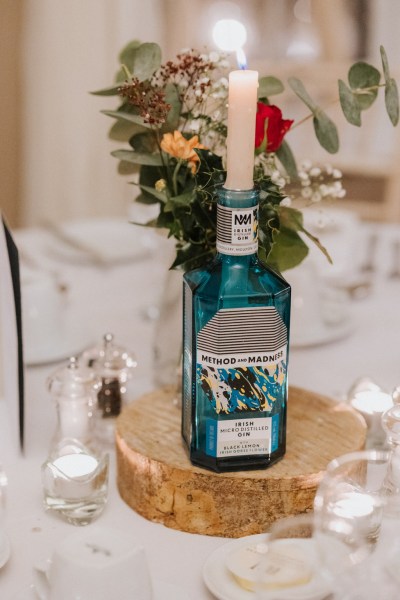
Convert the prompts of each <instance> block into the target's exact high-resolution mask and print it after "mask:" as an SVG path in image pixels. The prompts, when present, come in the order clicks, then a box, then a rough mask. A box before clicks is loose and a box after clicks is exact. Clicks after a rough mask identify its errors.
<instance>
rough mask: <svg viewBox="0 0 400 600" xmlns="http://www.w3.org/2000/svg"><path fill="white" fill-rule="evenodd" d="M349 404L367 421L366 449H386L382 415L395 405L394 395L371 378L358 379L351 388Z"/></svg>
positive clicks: (348, 396)
mask: <svg viewBox="0 0 400 600" xmlns="http://www.w3.org/2000/svg"><path fill="white" fill-rule="evenodd" d="M347 398H348V402H349V404H350V406H351V407H352V408H354V409H355V410H356V411H357V412H359V413H360V414H361V415H362V416H363V417H364V419H365V422H366V424H367V427H368V431H367V440H366V448H368V449H369V448H376V449H378V448H379V449H386V448H387V445H386V436H385V432H384V431H383V429H382V421H381V419H382V415H383V414H384V412H385V411H387V410H388V409H389V408H390V407H391V406H392V405H393V399H392V395H391V394H388V393H387V392H385V391H384V390H383V389H382V388H381V387H380V386H379V385H378V384H377V383H375V382H374V381H373V380H372V379H370V378H369V377H362V378H360V379H358V380H357V381H356V382H355V383H354V384H353V386H352V387H351V388H350V390H349V392H348V395H347Z"/></svg>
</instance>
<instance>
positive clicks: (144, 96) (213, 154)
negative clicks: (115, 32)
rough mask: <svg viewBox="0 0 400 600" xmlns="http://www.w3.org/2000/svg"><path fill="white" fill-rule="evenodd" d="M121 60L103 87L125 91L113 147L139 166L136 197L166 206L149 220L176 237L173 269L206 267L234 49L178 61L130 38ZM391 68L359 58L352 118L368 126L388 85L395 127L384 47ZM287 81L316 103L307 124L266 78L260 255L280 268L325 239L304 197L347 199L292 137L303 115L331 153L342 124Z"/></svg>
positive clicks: (351, 77) (351, 80)
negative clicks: (366, 115)
mask: <svg viewBox="0 0 400 600" xmlns="http://www.w3.org/2000/svg"><path fill="white" fill-rule="evenodd" d="M119 58H120V63H121V68H120V69H119V71H118V73H117V75H116V79H115V83H114V84H113V85H112V86H111V87H109V88H106V89H103V90H99V91H97V92H94V94H97V95H101V96H111V95H116V96H119V97H120V98H121V103H120V106H119V107H118V108H117V109H116V110H111V111H110V110H105V111H102V112H104V114H106V115H108V116H110V117H112V118H113V119H115V123H114V125H113V126H112V127H111V130H110V133H109V135H110V137H111V138H112V139H114V140H119V141H122V142H126V143H127V144H128V145H129V146H128V147H127V148H124V149H121V150H116V151H114V152H112V154H113V156H115V157H116V158H117V159H118V160H119V167H118V168H119V172H120V173H121V174H131V173H137V172H138V174H139V176H138V178H137V181H135V182H131V183H132V184H133V185H136V186H138V187H139V188H140V193H139V195H138V196H137V197H136V198H135V201H136V202H142V203H145V204H157V205H158V208H159V212H158V216H157V218H156V219H154V220H151V221H150V222H148V223H146V226H150V227H160V228H164V229H167V230H168V235H169V236H170V237H174V238H175V240H176V250H177V253H176V259H175V261H174V263H173V265H172V267H180V268H183V269H185V270H187V269H190V268H194V267H196V266H200V265H203V264H204V263H205V262H206V261H208V260H209V259H210V258H212V256H213V255H214V254H215V251H216V249H215V245H216V191H217V189H218V187H220V186H221V185H222V184H223V183H224V181H225V175H226V174H225V171H224V159H225V146H226V137H227V127H226V117H227V106H226V105H227V96H228V79H227V75H228V72H229V71H230V70H231V68H232V67H231V65H230V63H229V61H228V59H227V56H225V55H221V54H218V53H216V52H211V53H210V54H201V53H199V52H197V51H195V50H187V51H182V52H181V53H180V54H179V55H178V56H177V57H176V60H175V61H168V62H166V63H164V64H162V61H161V51H160V48H159V46H158V45H157V44H153V43H144V44H140V43H139V42H131V43H130V44H128V45H127V46H126V47H125V48H124V49H123V50H122V52H121V54H120V57H119ZM381 58H382V70H383V82H382V83H381V80H382V75H381V73H380V71H379V70H378V69H376V68H375V67H374V66H372V65H369V64H367V63H365V62H357V63H355V64H354V65H353V66H352V67H351V68H350V70H349V72H348V83H346V82H344V81H342V80H339V82H338V91H339V101H340V104H341V107H342V110H343V113H344V116H345V118H346V119H347V121H348V122H349V123H350V124H352V125H355V126H360V125H361V115H362V112H363V111H365V110H366V109H368V108H369V107H370V106H371V105H372V103H373V102H374V101H375V99H376V97H377V95H378V91H379V88H381V87H383V88H384V91H385V105H386V110H387V113H388V116H389V118H390V120H391V122H392V124H393V125H397V123H398V120H399V100H398V90H397V85H396V82H395V80H394V79H393V78H392V77H391V75H390V72H389V67H388V61H387V57H386V53H385V50H384V48H383V47H381ZM288 84H289V86H290V88H291V90H292V91H293V92H294V93H295V94H296V96H297V97H298V98H299V100H300V101H302V102H303V103H304V104H305V105H306V107H307V108H308V110H309V114H308V115H307V117H305V118H304V119H302V121H301V122H299V123H294V122H293V120H291V119H286V118H283V116H282V112H281V109H280V108H279V107H278V106H276V105H275V104H273V103H272V102H271V100H270V99H271V97H273V96H276V95H278V94H280V93H281V92H283V91H284V84H283V83H282V81H280V80H279V79H278V78H276V77H272V76H266V77H262V78H260V80H259V88H258V104H257V116H256V135H255V144H254V150H255V167H254V181H255V184H256V185H257V186H258V187H259V189H260V214H259V255H260V258H261V259H262V260H264V261H265V262H267V263H268V264H270V265H271V266H272V267H273V268H276V269H278V270H279V271H284V270H286V269H290V268H292V267H294V266H296V265H297V264H299V263H300V262H301V261H302V260H303V259H304V258H305V257H306V255H307V254H308V246H307V244H306V242H305V240H307V241H311V242H313V243H315V244H317V245H318V246H319V247H320V249H321V250H322V251H323V252H324V253H325V254H326V256H327V258H328V260H330V258H329V254H328V253H327V251H326V250H325V248H323V246H322V245H321V244H320V242H319V240H318V239H317V238H315V237H314V236H313V235H312V234H311V233H310V232H308V231H307V230H306V229H305V228H304V225H303V214H302V212H301V210H299V209H298V208H295V207H294V200H296V198H299V197H300V198H302V199H303V200H304V199H305V200H306V201H307V202H308V203H310V204H311V203H314V202H318V201H319V200H321V198H327V197H332V198H335V197H339V198H341V197H343V196H344V195H345V190H344V189H343V188H342V183H341V173H340V172H339V171H338V170H337V169H333V168H331V167H326V168H325V169H321V168H320V167H318V166H312V165H311V164H309V163H307V162H304V163H303V164H302V165H301V166H300V168H299V167H298V165H297V162H296V159H295V157H294V156H293V153H292V151H291V149H290V146H289V144H288V142H287V140H286V136H287V135H288V134H289V133H290V132H291V131H292V130H293V129H294V128H295V127H296V126H297V125H298V124H300V123H302V122H304V121H307V120H308V119H312V121H313V127H314V132H315V135H316V137H317V139H318V141H319V143H320V144H321V146H322V147H323V148H324V149H325V150H326V151H327V152H329V153H331V154H333V153H335V152H337V151H338V148H339V138H338V133H337V129H336V126H335V124H334V123H333V121H332V120H331V119H330V117H329V116H328V115H327V113H326V112H325V111H324V110H323V109H322V108H321V107H320V106H318V104H317V103H315V102H314V100H313V99H312V98H311V97H310V95H309V94H308V92H307V90H306V89H305V87H304V85H303V83H302V82H301V81H300V80H299V79H297V78H294V77H291V78H289V80H288Z"/></svg>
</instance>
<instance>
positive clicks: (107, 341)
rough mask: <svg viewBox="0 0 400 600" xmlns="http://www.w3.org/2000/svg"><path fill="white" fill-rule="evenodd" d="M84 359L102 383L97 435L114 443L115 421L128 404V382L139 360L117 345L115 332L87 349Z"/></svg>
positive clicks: (100, 438) (96, 427)
mask: <svg viewBox="0 0 400 600" xmlns="http://www.w3.org/2000/svg"><path fill="white" fill-rule="evenodd" d="M82 359H83V361H84V364H86V365H87V366H88V367H90V368H92V369H93V370H94V372H95V373H96V375H97V377H98V379H99V381H100V387H99V389H98V391H97V406H96V410H95V429H96V436H97V437H98V439H99V440H101V441H102V442H105V443H112V442H113V441H114V430H115V419H116V417H118V415H119V414H120V412H121V410H122V408H123V406H124V405H125V404H126V403H127V383H128V381H129V379H130V378H131V377H132V374H133V370H134V368H135V367H136V365H137V362H136V358H135V357H134V355H133V354H132V353H131V352H129V351H128V350H127V349H126V348H123V347H122V346H118V345H117V344H115V342H114V336H113V334H112V333H106V334H105V335H104V337H103V341H102V343H101V344H100V345H99V346H95V347H94V348H90V349H88V350H86V351H85V352H84V353H83V355H82Z"/></svg>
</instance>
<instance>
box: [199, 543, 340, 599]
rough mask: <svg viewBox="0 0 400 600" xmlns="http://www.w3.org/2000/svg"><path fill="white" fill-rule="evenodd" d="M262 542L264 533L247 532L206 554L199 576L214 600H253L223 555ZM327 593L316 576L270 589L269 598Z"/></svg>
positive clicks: (305, 597) (314, 595)
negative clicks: (306, 581) (282, 587)
mask: <svg viewBox="0 0 400 600" xmlns="http://www.w3.org/2000/svg"><path fill="white" fill-rule="evenodd" d="M262 541H265V534H259V535H249V536H247V537H244V538H240V539H238V540H233V541H231V542H228V543H227V544H224V545H223V546H220V547H219V548H217V549H216V550H214V552H213V553H212V554H210V556H209V557H208V559H207V560H206V562H205V564H204V567H203V578H204V582H205V584H206V586H207V587H208V589H209V590H210V592H211V593H212V594H214V596H215V597H216V598H218V600H255V594H254V592H250V591H248V590H245V589H243V588H241V587H240V586H239V584H238V583H236V581H235V579H234V578H233V576H232V575H231V573H230V572H229V571H228V569H227V567H226V565H225V562H226V557H227V556H228V554H229V553H230V552H231V551H232V550H233V549H234V548H239V547H240V546H247V545H249V544H257V543H259V542H262ZM307 541H308V540H307ZM328 594H329V590H328V589H327V587H326V584H325V583H324V582H323V581H322V580H321V579H318V576H316V577H315V578H313V579H312V580H311V581H310V582H309V583H307V584H305V585H301V586H297V587H293V588H291V589H290V590H289V589H285V590H280V591H274V593H273V594H272V592H271V596H270V600H275V599H276V600H323V598H325V597H326V596H327V595H328Z"/></svg>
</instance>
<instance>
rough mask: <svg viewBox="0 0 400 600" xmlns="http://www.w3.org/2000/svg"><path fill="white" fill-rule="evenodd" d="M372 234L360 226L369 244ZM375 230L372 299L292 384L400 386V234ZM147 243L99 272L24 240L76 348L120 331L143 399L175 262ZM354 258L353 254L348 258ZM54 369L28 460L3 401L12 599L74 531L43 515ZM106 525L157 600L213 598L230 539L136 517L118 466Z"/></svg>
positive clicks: (37, 412) (35, 240) (41, 236)
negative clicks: (398, 240) (64, 303)
mask: <svg viewBox="0 0 400 600" xmlns="http://www.w3.org/2000/svg"><path fill="white" fill-rule="evenodd" d="M114 225H115V224H114ZM371 227H372V226H366V225H364V226H360V227H359V229H358V233H357V235H359V239H360V240H361V241H360V244H361V245H362V243H363V241H362V240H363V236H364V234H365V233H366V232H368V230H369V229H370V228H371ZM372 228H373V229H375V230H376V231H377V232H378V234H379V246H378V251H377V265H378V272H377V273H376V274H375V275H374V276H373V278H374V287H373V290H372V293H371V294H370V295H369V296H368V297H366V298H364V299H362V300H361V299H360V300H357V301H353V302H352V311H353V313H354V328H353V331H352V332H351V334H349V335H347V336H344V337H343V338H342V339H339V340H337V341H336V342H332V343H326V344H323V345H319V346H311V347H306V348H293V349H292V350H291V356H290V384H292V385H297V386H301V387H305V388H308V389H310V390H314V391H317V392H321V393H323V394H326V395H328V396H332V397H334V398H337V399H340V398H341V397H343V395H344V394H345V393H346V391H347V390H348V388H349V386H350V385H351V384H352V383H353V381H354V380H355V379H356V378H357V377H359V376H362V375H369V376H371V377H372V378H374V379H376V380H377V381H378V382H379V383H381V385H383V386H385V387H386V388H387V389H388V390H390V389H391V388H393V387H394V386H395V385H397V384H399V383H400V343H399V337H400V310H399V300H400V280H396V281H392V280H389V279H388V278H387V272H388V269H389V265H388V261H389V243H390V240H391V239H393V238H394V237H396V236H398V237H400V228H398V227H396V226H391V225H386V226H382V225H381V226H378V225H376V226H373V227H372ZM361 234H362V235H361ZM144 235H146V234H145V233H143V230H142V229H140V228H133V227H132V238H133V239H135V240H136V242H135V243H137V244H138V245H139V246H141V249H143V247H145V248H146V252H145V253H144V254H145V256H144V257H143V256H141V255H140V252H138V255H140V256H141V258H140V260H138V258H139V256H137V257H136V259H135V257H133V259H132V260H131V261H129V260H127V261H125V262H122V263H121V264H118V262H117V261H116V262H114V263H113V264H112V265H110V266H109V267H108V268H98V267H94V266H93V265H90V264H85V262H84V261H81V262H80V263H79V262H78V263H71V262H70V261H69V260H67V259H68V256H67V257H65V256H64V257H62V256H61V254H60V253H54V252H53V251H52V248H53V249H54V240H52V239H51V237H49V236H48V234H45V233H43V232H42V231H40V230H38V229H35V230H33V229H32V230H21V231H18V232H16V233H15V239H16V241H17V243H18V245H19V246H20V248H21V249H22V250H23V253H24V254H25V253H29V255H30V256H31V258H33V259H34V260H37V261H38V262H39V263H40V264H41V266H42V267H44V268H46V267H47V268H50V269H53V270H56V271H57V272H58V274H59V277H60V278H61V279H62V280H64V281H65V283H66V284H67V285H68V287H69V303H70V306H69V309H68V311H69V317H68V318H69V319H70V324H71V327H73V329H74V330H75V331H77V332H78V333H77V334H76V337H75V338H74V339H73V341H72V345H73V344H74V343H75V345H76V346H78V347H77V348H76V351H78V350H80V349H83V347H85V346H87V345H91V344H92V343H94V342H98V341H99V340H100V339H101V336H102V335H103V334H104V333H105V332H107V331H111V332H113V333H114V334H115V336H116V340H117V341H118V342H119V343H120V344H122V345H125V346H126V347H128V348H131V349H133V350H134V351H135V352H136V354H137V357H138V361H139V366H138V368H137V371H136V373H135V394H136V395H140V394H142V393H143V392H145V391H147V390H151V389H152V388H153V387H154V383H153V380H152V364H153V362H152V361H153V358H152V347H153V341H154V335H155V326H156V321H154V320H152V319H149V318H148V315H147V316H146V309H147V308H148V306H155V305H157V303H158V302H159V299H160V295H161V293H162V289H163V283H164V278H165V273H166V262H167V260H168V255H170V252H169V250H168V245H167V242H166V241H165V240H163V239H162V238H160V237H158V236H156V235H155V236H154V237H153V238H151V237H150V238H143V236H144ZM105 243H106V241H105ZM60 247H62V244H61V246H60ZM361 254H362V252H361V251H360V252H359V255H360V256H361ZM353 258H354V257H353V256H349V257H348V260H349V261H352V260H353ZM357 260H358V259H357ZM80 346H82V347H80ZM54 369H55V365H41V366H35V367H28V368H26V373H25V375H26V440H25V452H24V455H22V456H21V455H20V454H19V452H18V450H17V449H16V448H15V447H14V445H13V442H12V436H11V432H10V431H9V423H8V421H7V415H6V411H5V406H4V403H3V402H0V410H1V414H0V417H1V421H0V464H2V465H3V468H4V470H5V471H6V473H7V476H8V489H7V505H6V510H5V514H4V517H3V519H4V526H5V528H6V531H7V533H8V536H9V538H10V541H11V546H12V553H11V558H10V560H9V561H8V563H7V564H6V565H5V566H4V567H3V568H2V569H0V597H1V599H2V600H12V599H13V598H14V597H17V594H19V593H20V592H21V591H22V590H24V589H25V588H27V587H28V586H29V584H30V583H31V582H32V564H33V563H34V562H35V561H38V560H40V559H41V558H46V557H48V556H50V555H51V552H52V549H53V548H54V545H55V544H56V543H57V541H59V540H60V539H62V538H63V537H64V536H66V535H68V534H69V533H71V532H72V531H73V529H74V528H73V527H72V526H71V525H68V524H67V523H64V522H63V521H62V520H60V519H58V518H56V517H55V516H53V515H52V514H49V513H45V512H44V510H43V507H42V488H41V479H40V466H41V464H42V462H43V461H44V459H45V458H46V456H47V452H48V448H49V444H50V440H51V436H52V434H53V430H54V425H55V410H54V406H53V405H52V403H51V400H50V398H49V394H48V392H47V391H46V389H45V380H46V377H47V376H48V375H49V374H50V373H51V372H52V371H53V370H54ZM97 523H98V524H102V525H104V526H111V527H115V528H117V529H118V528H119V529H121V530H123V531H125V532H129V533H130V534H131V535H132V540H133V541H134V542H137V543H140V544H142V545H143V546H144V547H145V549H146V553H147V558H148V562H149V565H150V570H151V574H152V577H153V579H154V581H155V582H156V587H157V589H160V588H162V589H163V591H162V592H161V595H160V597H159V598H156V600H161V598H162V600H181V599H182V600H183V599H185V600H206V599H210V600H211V598H213V597H214V596H212V595H211V594H210V592H209V591H208V590H207V588H206V586H205V584H204V583H203V579H202V567H203V564H204V562H205V560H206V559H207V557H208V556H209V555H210V553H211V552H212V551H213V550H214V549H216V548H217V547H218V546H220V545H221V544H222V543H224V542H225V541H226V540H223V539H221V538H213V537H206V536H199V535H192V534H187V533H183V532H179V531H174V530H171V529H168V528H166V527H164V526H163V525H159V524H155V523H150V522H148V521H146V520H145V519H143V518H142V517H140V516H139V515H137V514H136V513H135V512H133V511H132V510H131V509H130V508H128V506H127V505H126V504H125V503H124V502H123V501H122V500H121V499H120V497H119V495H118V491H117V489H116V485H115V464H114V460H112V468H111V477H110V490H109V502H108V504H107V507H106V509H105V511H104V513H103V514H102V515H101V517H100V519H99V520H98V521H97ZM387 529H388V533H387V535H389V536H394V535H395V533H396V531H397V532H398V533H400V527H399V525H398V523H396V522H392V523H391V524H390V526H389V527H388V528H387ZM27 597H28V596H27Z"/></svg>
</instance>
